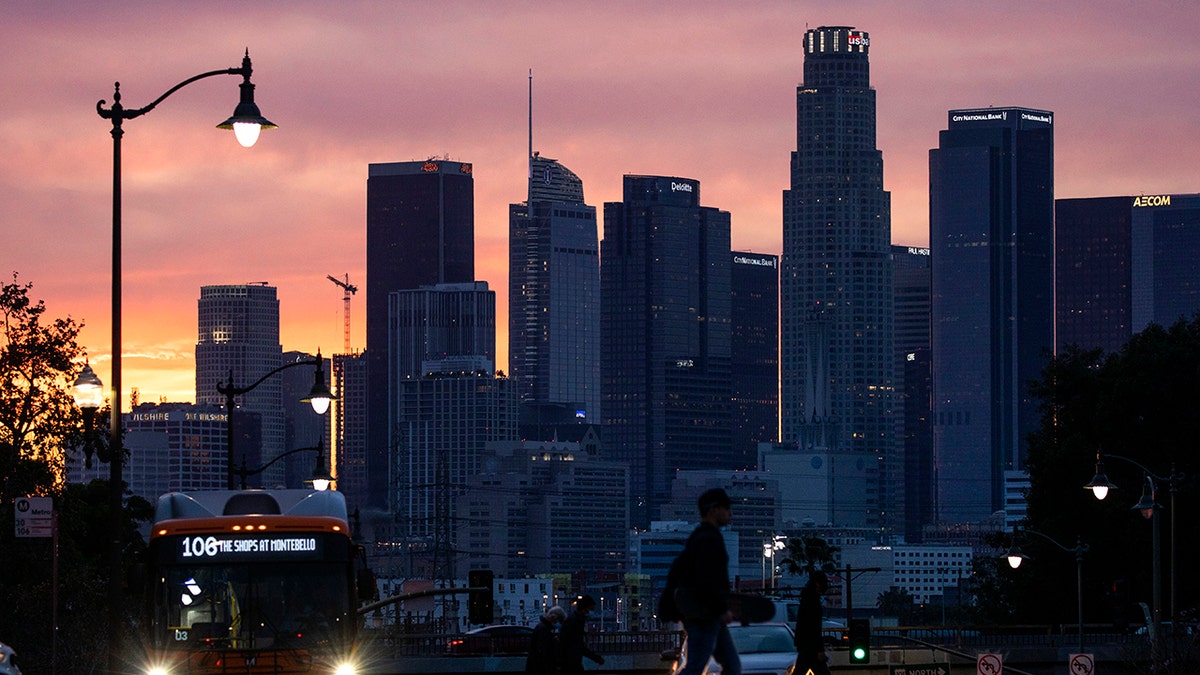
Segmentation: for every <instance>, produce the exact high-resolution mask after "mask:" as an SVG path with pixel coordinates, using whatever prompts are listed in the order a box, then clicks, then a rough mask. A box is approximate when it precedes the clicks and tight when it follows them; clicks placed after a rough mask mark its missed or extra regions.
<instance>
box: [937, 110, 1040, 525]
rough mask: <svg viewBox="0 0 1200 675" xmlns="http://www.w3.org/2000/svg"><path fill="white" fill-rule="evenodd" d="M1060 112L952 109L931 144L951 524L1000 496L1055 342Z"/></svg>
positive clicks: (943, 484)
mask: <svg viewBox="0 0 1200 675" xmlns="http://www.w3.org/2000/svg"><path fill="white" fill-rule="evenodd" d="M1052 125H1053V113H1050V112H1047V111H1044V110H1030V109H1026V108H982V109H975V110H951V111H950V113H949V123H948V128H947V129H946V130H944V131H942V132H941V133H940V134H939V144H938V147H937V148H936V149H934V150H931V151H930V152H929V229H930V237H929V239H930V249H931V255H932V257H933V268H932V272H933V279H932V292H933V305H932V308H933V331H932V345H933V349H932V356H933V418H932V419H933V452H934V462H935V471H936V473H937V493H936V498H937V505H936V508H937V514H938V520H939V521H940V522H941V523H943V524H953V523H978V522H980V521H982V520H984V519H985V518H987V517H988V516H990V515H991V514H992V513H993V512H995V511H998V510H1000V509H1002V508H1003V505H1004V472H1005V471H1016V470H1021V469H1022V463H1023V461H1024V455H1025V439H1026V436H1027V435H1028V434H1029V433H1030V432H1032V431H1033V430H1034V429H1035V428H1037V425H1038V422H1039V414H1038V410H1037V402H1036V401H1035V400H1034V399H1033V398H1032V397H1031V396H1030V394H1029V388H1028V385H1029V383H1030V382H1032V381H1034V380H1036V379H1038V378H1039V377H1040V376H1041V373H1042V368H1043V367H1044V366H1045V364H1046V361H1047V354H1048V353H1049V352H1050V351H1051V350H1052V349H1053V348H1054V128H1053V126H1052Z"/></svg>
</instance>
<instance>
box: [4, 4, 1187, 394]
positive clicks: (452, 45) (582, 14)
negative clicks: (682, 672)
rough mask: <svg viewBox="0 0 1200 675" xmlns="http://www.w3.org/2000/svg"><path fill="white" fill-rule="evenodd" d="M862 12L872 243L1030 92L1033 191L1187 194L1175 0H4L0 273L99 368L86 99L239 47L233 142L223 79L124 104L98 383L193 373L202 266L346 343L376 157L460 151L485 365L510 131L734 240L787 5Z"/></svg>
mask: <svg viewBox="0 0 1200 675" xmlns="http://www.w3.org/2000/svg"><path fill="white" fill-rule="evenodd" d="M821 25H847V26H855V27H857V28H859V29H861V30H865V31H868V32H869V33H870V37H871V80H872V84H873V85H874V87H875V89H876V90H877V92H878V93H877V96H878V120H879V123H878V125H879V128H878V141H877V143H878V147H879V148H880V149H881V150H882V151H883V159H884V183H885V187H886V188H887V189H888V190H890V191H891V193H892V238H893V241H894V242H895V243H898V244H908V245H920V246H923V245H926V244H927V243H928V237H929V235H928V194H927V184H928V151H929V149H930V148H933V147H936V145H937V134H938V131H939V130H941V129H944V128H945V125H946V111H947V110H949V109H951V108H967V107H984V106H988V105H996V106H1010V105H1019V106H1027V107H1032V108H1042V109H1047V110H1051V111H1054V112H1055V113H1056V117H1055V126H1056V127H1057V129H1056V132H1055V139H1056V146H1057V147H1056V190H1055V191H1056V195H1057V196H1058V197H1090V196H1107V195H1119V194H1141V193H1146V194H1157V193H1172V192H1174V193H1184V192H1200V175H1198V174H1200V161H1198V160H1200V38H1198V37H1197V36H1200V9H1198V8H1197V7H1196V5H1195V4H1194V3H1193V2H1191V1H1190V0H1180V1H1178V2H1165V1H1164V2H1137V3H1131V2H1127V1H1122V2H1115V1H1110V0H1099V1H1096V0H1093V1H1089V2H1054V3H1048V2H1037V3H1035V2H1011V1H1010V2H991V3H978V2H963V1H962V0H958V1H952V2H951V1H947V2H941V1H932V2H931V1H924V2H920V3H916V2H912V3H904V2H894V1H893V2H884V1H880V2H867V1H861V2H858V1H851V2H798V1H778V2H752V1H740V2H736V1H731V0H723V1H716V0H713V1H706V0H699V1H697V0H688V1H686V2H655V1H651V0H636V1H628V2H626V1H621V0H617V1H605V2H583V1H578V2H566V1H554V0H545V1H542V2H505V1H502V0H498V1H493V2H482V1H480V2H453V1H450V0H443V1H440V2H404V1H393V2H345V1H339V2H317V1H316V0H292V1H289V2H260V3H246V2H236V3H235V2H225V1H213V0H208V1H206V2H203V3H198V2H196V3H193V2H120V1H114V2H110V3H65V2H63V3H56V2H45V1H44V0H38V1H27V0H6V1H5V2H4V3H3V4H2V5H0V58H2V60H3V64H4V67H3V69H2V70H0V92H3V93H2V98H0V112H2V114H0V144H2V147H3V148H4V150H3V152H0V228H3V229H2V231H3V235H4V236H3V243H2V244H0V271H2V272H3V274H4V279H5V281H6V282H7V281H10V280H11V275H12V273H13V272H14V271H15V272H18V273H19V275H20V281H21V282H22V283H24V282H32V283H33V285H34V288H33V293H32V294H33V297H34V298H40V299H44V300H45V301H46V303H47V305H48V309H49V312H50V314H51V315H53V316H65V315H70V316H71V317H73V318H75V319H77V320H79V321H82V322H84V323H85V324H86V328H85V329H84V332H83V337H82V341H83V344H84V345H85V346H86V347H87V350H88V353H89V355H90V359H91V363H92V364H93V366H94V367H95V369H96V371H97V374H98V375H100V377H101V378H102V379H104V380H105V381H106V382H107V381H108V377H109V363H110V358H111V345H110V333H109V331H110V324H109V314H110V293H109V274H110V265H111V250H110V246H111V236H112V234H111V217H112V216H111V208H112V207H111V199H112V192H111V188H112V183H111V181H112V174H111V171H112V139H111V137H110V135H109V131H110V130H111V124H110V122H108V121H107V120H103V119H101V118H100V117H99V116H98V115H97V114H96V102H97V101H99V100H101V99H104V100H105V101H106V102H107V104H111V102H112V94H113V82H114V81H118V80H119V81H120V82H121V92H122V97H123V103H124V104H125V105H126V107H129V108H136V107H141V106H145V105H147V104H148V103H150V102H151V101H152V100H154V99H155V98H157V97H158V96H159V95H160V94H162V93H163V92H165V91H166V90H167V89H169V88H170V87H171V86H173V85H175V84H176V83H178V82H180V81H182V80H184V79H186V78H188V77H190V76H192V75H196V74H199V73H201V72H205V71H209V70H216V69H223V68H230V67H236V66H239V65H240V63H241V57H242V53H243V51H244V50H245V49H246V48H249V50H250V56H251V58H252V59H253V61H254V78H253V80H254V83H255V84H256V85H257V91H256V100H257V102H258V104H259V107H260V108H261V109H262V112H263V115H264V116H266V117H267V118H268V119H270V120H272V121H273V122H275V123H276V124H278V125H279V127H280V128H279V129H277V130H274V131H269V132H265V133H264V134H263V136H262V138H261V139H260V141H259V143H258V145H257V146H255V147H254V148H253V149H250V150H246V149H243V148H241V147H240V146H238V145H237V144H236V142H235V141H234V139H233V135H232V134H231V133H229V132H225V131H219V130H216V129H214V128H213V127H214V125H216V124H217V123H219V122H221V121H223V120H224V119H225V118H226V117H228V116H229V115H230V114H231V113H232V111H233V107H234V105H235V104H236V102H237V92H238V89H237V85H238V83H239V82H240V78H237V77H233V76H222V77H214V78H210V79H207V80H203V81H200V82H197V83H195V84H192V85H189V86H188V87H186V88H184V89H182V90H180V91H179V92H178V93H176V94H174V95H172V96H171V97H170V98H169V99H167V100H166V101H164V102H163V103H162V104H160V105H159V106H158V107H157V108H156V109H155V110H154V111H152V112H150V113H148V114H147V115H145V116H144V117H141V118H138V119H134V120H130V121H128V122H126V123H125V126H124V128H125V136H124V140H123V145H122V151H123V183H124V190H123V195H124V219H123V222H124V236H123V251H124V256H123V259H124V273H123V279H124V289H125V291H124V300H123V308H124V321H123V326H124V353H125V360H124V376H123V381H124V386H125V390H126V391H125V393H124V394H123V396H122V400H123V404H124V405H125V406H126V407H127V406H128V396H129V394H128V390H129V389H130V388H131V387H137V388H138V389H139V390H140V392H141V400H143V401H158V400H160V399H161V400H171V401H190V400H193V397H194V368H195V361H194V348H195V343H196V330H197V329H196V302H197V298H198V297H199V289H200V286H202V285H206V284H225V283H245V282H258V281H267V282H269V283H270V284H271V285H273V286H276V287H277V288H278V289H279V298H280V305H281V306H280V315H281V324H282V325H281V338H282V339H281V341H282V343H283V347H284V349H285V350H290V349H299V350H304V351H315V350H316V349H317V348H318V347H319V348H320V349H321V350H322V351H323V352H324V353H325V354H327V355H328V354H331V353H333V352H336V351H341V348H342V291H341V289H340V288H338V287H336V286H335V285H334V284H333V283H331V282H330V281H329V280H327V279H326V275H333V276H336V277H342V276H343V275H345V274H349V276H350V280H351V282H352V283H356V284H358V285H359V293H358V295H356V296H355V297H354V299H353V307H352V311H353V316H352V325H353V344H354V347H355V348H356V349H362V348H363V347H364V346H365V345H364V337H363V336H364V328H365V317H364V313H363V311H364V308H365V306H366V297H365V292H366V288H365V286H366V284H365V281H366V267H365V265H366V263H365V259H366V256H365V246H366V236H365V225H366V216H365V211H366V179H367V165H368V164H369V163H374V162H392V161H408V160H417V159H426V158H429V157H434V156H438V157H443V156H448V157H450V158H451V159H455V160H460V161H466V162H472V163H473V164H474V176H475V246H476V277H477V278H478V279H480V280H484V281H487V282H488V283H489V284H490V286H491V288H492V289H493V290H495V291H496V293H497V304H498V309H499V311H500V315H501V316H500V323H501V326H500V330H499V331H498V333H499V335H498V343H499V344H498V345H497V352H498V355H499V359H498V361H499V364H498V365H499V366H500V367H501V368H504V367H505V364H506V362H507V351H508V350H507V330H506V326H507V305H506V297H507V296H506V293H507V264H508V263H507V238H508V231H507V207H508V204H509V203H512V202H518V201H521V200H522V199H523V198H524V195H525V185H524V181H525V176H526V173H525V171H526V169H525V155H526V143H527V140H526V133H527V115H528V112H527V108H526V106H527V99H528V73H529V70H530V69H532V70H533V77H534V79H533V91H534V112H533V118H534V148H535V149H536V150H539V151H540V152H541V153H542V155H543V156H546V157H552V158H555V159H558V160H559V161H561V162H562V163H563V164H564V165H566V166H567V167H569V168H570V169H572V170H573V171H574V172H575V173H577V174H578V175H579V176H580V178H582V179H583V182H584V191H585V196H586V198H587V201H588V203H590V204H593V205H595V206H596V207H597V208H598V209H601V210H602V208H603V204H604V202H606V201H615V200H619V199H620V196H621V194H620V190H621V176H622V175H623V174H627V173H639V174H663V175H674V176H682V177H688V178H695V179H698V180H699V181H700V183H701V201H702V203H703V204H704V205H707V206H714V207H718V208H720V209H723V210H726V211H729V212H730V213H731V214H732V222H733V245H734V247H735V248H738V249H746V250H753V251H759V252H766V253H779V252H780V246H781V244H780V242H781V231H780V230H781V218H782V216H781V211H782V209H781V205H782V190H783V189H784V188H785V187H787V184H788V179H789V175H788V162H789V153H790V152H791V151H792V150H794V149H795V147H796V138H795V134H796V129H795V96H796V86H797V85H798V84H800V81H801V78H802V72H803V71H802V65H803V53H802V51H801V48H800V46H801V39H802V37H803V34H804V31H805V29H806V27H813V28H815V27H817V26H821Z"/></svg>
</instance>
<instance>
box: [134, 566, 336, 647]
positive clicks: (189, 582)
mask: <svg viewBox="0 0 1200 675" xmlns="http://www.w3.org/2000/svg"><path fill="white" fill-rule="evenodd" d="M158 571H159V574H158V575H157V576H158V578H157V579H156V581H157V582H158V587H157V588H156V589H155V592H154V597H153V607H152V608H151V612H152V614H153V615H154V621H153V625H154V626H156V627H157V628H156V630H155V633H156V634H155V636H154V640H155V642H157V643H158V646H159V647H161V648H166V649H171V650H185V651H192V650H197V649H210V648H229V649H294V648H312V647H317V646H319V645H328V644H329V643H330V642H336V641H339V640H342V639H344V638H345V637H346V636H347V635H348V634H349V633H350V632H352V631H353V625H352V624H353V621H352V613H351V607H352V602H353V601H352V599H351V588H350V587H349V585H348V584H347V574H346V563H345V562H339V563H335V562H295V563H288V562H269V563H268V562H261V563H257V564H245V563H242V564H231V565H222V564H192V565H186V564H183V565H178V564H172V565H164V566H162V567H161V568H160V569H159V570H158Z"/></svg>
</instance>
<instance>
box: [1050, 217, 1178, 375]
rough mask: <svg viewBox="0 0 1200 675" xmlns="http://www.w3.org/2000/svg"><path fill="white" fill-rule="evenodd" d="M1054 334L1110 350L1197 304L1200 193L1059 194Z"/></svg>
mask: <svg viewBox="0 0 1200 675" xmlns="http://www.w3.org/2000/svg"><path fill="white" fill-rule="evenodd" d="M1054 208H1055V225H1054V228H1055V256H1056V261H1057V262H1056V266H1055V331H1056V332H1055V338H1056V340H1057V342H1058V346H1059V348H1060V349H1061V348H1062V347H1063V346H1065V345H1068V344H1075V345H1078V346H1080V347H1082V348H1084V349H1092V348H1101V349H1103V350H1104V351H1106V352H1115V351H1117V350H1118V349H1120V348H1121V346H1122V345H1124V344H1125V342H1126V341H1128V340H1129V338H1130V337H1132V336H1133V334H1134V333H1137V332H1140V331H1142V330H1144V329H1145V328H1146V327H1147V326H1148V325H1149V324H1151V323H1157V324H1159V325H1161V326H1169V325H1171V324H1173V323H1175V321H1177V320H1178V319H1180V318H1185V317H1186V318H1190V317H1191V316H1192V314H1194V313H1195V312H1196V311H1197V310H1200V263H1197V260H1200V195H1196V194H1173V195H1168V194H1159V195H1138V196H1124V197H1091V198H1082V199H1059V200H1056V201H1055V202H1054Z"/></svg>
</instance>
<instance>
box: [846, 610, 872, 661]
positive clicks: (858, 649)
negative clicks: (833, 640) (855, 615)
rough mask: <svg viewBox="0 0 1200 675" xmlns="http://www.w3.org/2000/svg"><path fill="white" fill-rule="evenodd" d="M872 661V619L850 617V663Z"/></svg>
mask: <svg viewBox="0 0 1200 675" xmlns="http://www.w3.org/2000/svg"><path fill="white" fill-rule="evenodd" d="M870 662H871V621H870V620H869V619H850V663H870Z"/></svg>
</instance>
